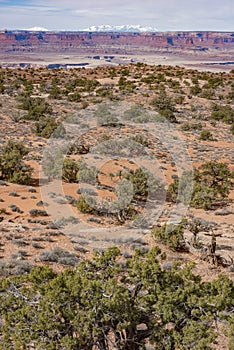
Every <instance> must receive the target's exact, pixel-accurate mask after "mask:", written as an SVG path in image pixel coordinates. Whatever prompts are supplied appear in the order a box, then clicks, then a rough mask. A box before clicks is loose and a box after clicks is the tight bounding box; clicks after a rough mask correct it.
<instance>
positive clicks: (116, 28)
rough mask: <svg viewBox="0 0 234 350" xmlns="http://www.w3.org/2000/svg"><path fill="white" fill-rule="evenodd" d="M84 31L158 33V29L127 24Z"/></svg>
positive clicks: (93, 27) (102, 26) (92, 27)
mask: <svg viewBox="0 0 234 350" xmlns="http://www.w3.org/2000/svg"><path fill="white" fill-rule="evenodd" d="M82 31H85V32H134V33H146V32H151V33H152V32H158V29H157V28H156V27H148V26H141V25H131V24H125V25H118V26H111V25H108V24H106V25H100V26H91V27H89V28H85V29H82Z"/></svg>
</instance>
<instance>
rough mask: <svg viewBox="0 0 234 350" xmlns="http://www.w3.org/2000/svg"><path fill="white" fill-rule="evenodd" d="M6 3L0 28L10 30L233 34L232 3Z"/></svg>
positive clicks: (32, 0)
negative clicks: (118, 28) (119, 28)
mask: <svg viewBox="0 0 234 350" xmlns="http://www.w3.org/2000/svg"><path fill="white" fill-rule="evenodd" d="M22 2H23V1H22ZM4 3H5V2H4V1H3V0H0V23H1V24H0V25H1V27H7V28H25V27H33V26H35V25H40V26H43V27H48V28H49V29H52V30H53V29H54V30H55V29H68V30H77V29H79V28H83V27H89V26H91V25H100V24H107V23H108V24H111V25H120V24H126V23H129V24H142V25H150V26H157V27H158V28H159V30H177V29H178V30H206V29H207V30H234V28H233V24H234V23H233V18H234V7H233V0H223V1H222V2H221V1H220V0H212V2H211V0H196V1H195V0H190V2H188V0H180V1H176V0H167V1H165V0H157V1H155V0H144V1H142V0H116V1H107V0H85V1H82V2H81V1H79V0H50V1H47V0H30V1H26V2H25V5H24V6H20V5H18V6H16V5H15V6H7V5H4ZM26 4H27V5H26Z"/></svg>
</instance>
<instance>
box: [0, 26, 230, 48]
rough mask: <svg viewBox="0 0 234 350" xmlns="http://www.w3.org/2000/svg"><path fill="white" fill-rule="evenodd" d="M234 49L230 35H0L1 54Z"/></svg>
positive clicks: (19, 33)
mask: <svg viewBox="0 0 234 350" xmlns="http://www.w3.org/2000/svg"><path fill="white" fill-rule="evenodd" d="M107 47H108V53H110V52H112V53H132V52H136V50H137V51H144V50H145V49H147V51H148V52H155V51H156V50H162V49H163V50H167V51H169V52H170V51H177V50H181V49H183V50H184V49H187V50H198V51H206V50H211V49H213V50H234V33H233V32H226V33H224V32H222V33H219V32H165V33H96V32H27V31H25V32H24V31H20V32H19V31H18V32H17V31H15V32H7V31H5V32H0V52H2V53H7V52H47V53H48V52H84V51H85V52H105V48H107Z"/></svg>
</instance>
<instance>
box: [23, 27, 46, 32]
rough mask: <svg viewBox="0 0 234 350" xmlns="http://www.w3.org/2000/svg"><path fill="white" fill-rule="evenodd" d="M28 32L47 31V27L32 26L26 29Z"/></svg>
mask: <svg viewBox="0 0 234 350" xmlns="http://www.w3.org/2000/svg"><path fill="white" fill-rule="evenodd" d="M26 30H27V31H29V32H48V31H49V29H46V28H43V27H33V28H28V29H26Z"/></svg>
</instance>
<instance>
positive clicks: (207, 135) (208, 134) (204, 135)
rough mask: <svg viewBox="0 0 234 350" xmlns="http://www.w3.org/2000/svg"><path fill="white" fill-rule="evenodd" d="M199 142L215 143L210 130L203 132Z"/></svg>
mask: <svg viewBox="0 0 234 350" xmlns="http://www.w3.org/2000/svg"><path fill="white" fill-rule="evenodd" d="M199 140H203V141H214V138H213V135H212V132H210V131H209V130H203V131H202V132H201V134H200V136H199Z"/></svg>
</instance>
